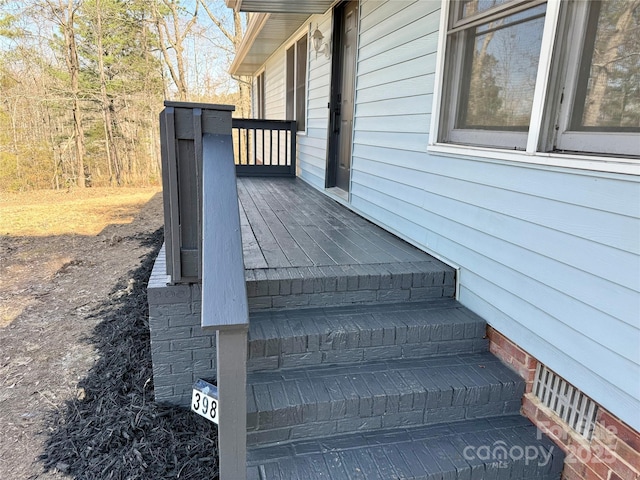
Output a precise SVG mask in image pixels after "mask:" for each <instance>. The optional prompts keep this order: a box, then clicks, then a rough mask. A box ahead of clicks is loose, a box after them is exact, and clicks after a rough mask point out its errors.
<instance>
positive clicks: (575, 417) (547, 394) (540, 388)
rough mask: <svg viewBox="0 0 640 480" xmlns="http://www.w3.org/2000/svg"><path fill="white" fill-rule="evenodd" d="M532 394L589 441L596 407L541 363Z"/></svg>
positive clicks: (591, 401)
mask: <svg viewBox="0 0 640 480" xmlns="http://www.w3.org/2000/svg"><path fill="white" fill-rule="evenodd" d="M533 393H534V395H535V396H536V397H538V398H539V399H540V401H541V402H542V403H543V404H544V405H545V406H547V407H549V408H550V409H551V410H553V411H554V412H555V413H556V414H557V415H558V416H559V417H560V418H561V419H562V420H564V421H565V422H566V423H567V424H568V425H569V426H570V427H571V428H572V429H573V430H575V431H576V432H577V433H579V434H580V435H582V436H583V437H584V438H586V439H587V440H591V435H592V434H593V428H594V426H595V423H596V414H597V413H598V405H597V404H596V403H595V402H594V401H593V400H591V399H590V398H589V397H587V396H586V395H585V394H584V393H582V392H581V391H580V390H578V389H577V388H576V387H574V386H573V385H571V384H570V383H569V382H567V381H566V380H564V379H563V378H562V377H560V376H559V375H557V374H556V373H554V372H552V371H551V370H549V369H548V368H547V367H546V366H544V365H542V364H541V363H539V364H538V368H537V369H536V378H535V381H534V384H533Z"/></svg>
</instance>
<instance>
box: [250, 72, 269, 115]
mask: <svg viewBox="0 0 640 480" xmlns="http://www.w3.org/2000/svg"><path fill="white" fill-rule="evenodd" d="M260 75H262V76H263V77H262V78H263V82H264V83H263V87H264V88H263V90H262V96H263V97H264V99H263V100H264V112H262V113H263V117H261V118H263V119H266V118H267V95H266V93H267V67H266V66H265V65H263V66H262V67H261V68H260V70H258V71H257V72H256V73H255V74H254V75H253V79H254V80H255V82H256V95H254V98H255V101H256V106H257V104H258V102H259V99H258V95H257V92H258V88H257V87H258V77H259V76H260ZM252 86H253V85H252ZM256 110H257V109H256ZM255 117H256V118H260V117H259V115H256V116H255Z"/></svg>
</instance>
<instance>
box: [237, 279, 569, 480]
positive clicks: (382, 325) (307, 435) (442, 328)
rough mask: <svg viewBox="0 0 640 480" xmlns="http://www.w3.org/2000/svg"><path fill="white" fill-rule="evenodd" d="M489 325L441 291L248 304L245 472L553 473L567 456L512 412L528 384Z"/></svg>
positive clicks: (287, 475)
mask: <svg viewBox="0 0 640 480" xmlns="http://www.w3.org/2000/svg"><path fill="white" fill-rule="evenodd" d="M394 278H395V280H394V281H395V282H396V283H397V285H396V286H398V285H399V287H400V290H402V285H403V283H402V282H403V281H404V282H405V285H407V286H408V285H414V283H413V282H414V280H415V282H416V283H415V284H416V285H421V284H423V283H424V282H425V278H428V275H426V276H421V275H418V276H417V278H416V279H414V276H413V274H411V275H409V276H407V277H404V276H403V275H400V276H398V277H394ZM403 279H404V280H403ZM359 281H360V279H359V278H358V282H359ZM355 284H356V283H354V285H355ZM358 285H359V283H358ZM363 285H365V284H364V283H363ZM347 286H348V280H347ZM407 288H409V289H410V288H413V287H407ZM415 288H421V287H415ZM485 330H486V323H485V322H484V320H482V319H481V318H479V317H478V316H477V315H475V314H473V313H472V312H470V311H468V310H467V309H465V308H464V307H462V306H461V305H460V304H459V303H458V302H456V301H455V300H453V299H448V298H442V297H439V298H433V299H428V300H424V299H421V300H417V299H416V300H415V301H414V302H403V303H397V302H396V303H385V302H380V303H375V304H364V305H341V306H331V307H327V308H308V306H307V308H303V309H284V310H283V309H270V310H267V311H259V312H256V311H254V312H252V314H251V320H250V331H249V357H250V358H249V370H250V372H249V374H248V376H247V444H248V446H249V456H248V460H249V463H248V474H249V478H250V479H253V480H256V479H260V480H284V479H304V478H308V479H320V478H327V479H329V478H330V479H367V480H368V479H396V478H397V479H400V478H402V479H411V478H415V479H434V480H435V479H438V480H440V479H476V478H477V479H490V478H496V479H498V478H505V479H506V478H513V479H529V478H538V479H559V478H560V471H561V469H562V462H563V458H564V457H563V454H562V452H561V451H560V450H558V449H557V448H556V449H554V450H551V448H552V444H551V443H550V441H549V440H547V439H546V438H537V437H536V429H535V427H534V426H533V425H532V424H531V423H530V422H529V421H528V420H527V419H526V418H524V417H522V416H520V415H518V412H519V409H520V403H521V398H522V395H523V393H524V386H525V385H524V381H523V380H522V379H521V377H519V376H518V375H517V374H516V373H515V372H513V371H512V370H510V369H509V368H508V367H507V366H505V365H503V364H502V363H501V362H500V361H499V360H498V359H497V358H496V357H495V356H493V355H492V354H491V353H490V352H488V351H487V339H485V338H484V337H485ZM467 447H469V448H468V449H467V450H465V448H467ZM480 447H482V448H483V450H479V451H478V452H480V453H478V455H476V456H475V457H473V455H472V454H473V453H474V452H476V450H477V449H478V448H480ZM504 448H506V449H507V450H506V451H507V453H508V452H511V453H512V455H511V456H509V455H508V454H507V458H505V457H504V456H500V454H501V453H502V452H503V451H504ZM527 448H528V449H529V450H528V451H529V452H530V455H531V454H532V452H533V451H534V449H535V452H536V454H537V455H538V456H540V458H541V459H542V458H543V454H544V455H546V454H548V452H549V451H550V450H551V451H552V453H553V454H554V455H552V461H550V462H549V463H545V464H544V465H538V463H537V459H533V460H532V459H527V458H526V457H525V456H524V452H525V450H526V449H527ZM474 449H476V450H474ZM540 449H542V450H540ZM465 452H467V453H468V454H469V455H467V456H465ZM492 452H497V454H498V457H491V453H492ZM521 453H522V454H521ZM467 457H468V458H467Z"/></svg>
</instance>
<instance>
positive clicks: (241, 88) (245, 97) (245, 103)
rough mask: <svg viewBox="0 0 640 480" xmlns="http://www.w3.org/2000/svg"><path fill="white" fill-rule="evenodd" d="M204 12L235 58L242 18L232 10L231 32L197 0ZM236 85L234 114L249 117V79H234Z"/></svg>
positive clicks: (241, 31) (202, 0) (242, 31)
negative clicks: (229, 46) (236, 98)
mask: <svg viewBox="0 0 640 480" xmlns="http://www.w3.org/2000/svg"><path fill="white" fill-rule="evenodd" d="M198 1H199V2H200V3H201V4H202V7H203V8H204V10H205V12H207V15H208V16H209V19H210V20H211V21H212V22H213V24H214V25H215V26H216V27H217V28H218V30H220V32H221V33H222V35H224V37H225V38H226V39H227V40H228V42H229V44H230V45H231V48H230V49H229V50H230V53H231V55H232V56H235V55H236V53H238V50H239V49H240V44H241V43H242V38H243V37H244V28H243V24H242V16H241V14H240V13H239V12H236V11H235V10H233V30H231V29H230V28H229V27H228V26H227V25H225V22H224V20H223V19H222V18H220V17H219V16H218V15H216V14H215V12H213V10H211V8H210V7H209V5H208V4H207V1H206V0H198ZM236 81H237V83H238V93H239V95H238V97H239V98H238V102H237V105H236V107H238V108H237V109H236V112H237V113H238V114H239V115H240V116H241V117H243V118H247V117H249V115H250V113H251V79H250V78H249V77H242V76H240V77H238V78H236Z"/></svg>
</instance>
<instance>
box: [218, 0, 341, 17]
mask: <svg viewBox="0 0 640 480" xmlns="http://www.w3.org/2000/svg"><path fill="white" fill-rule="evenodd" d="M334 1H335V0H225V3H226V4H227V7H229V8H233V9H234V10H235V11H236V12H259V13H306V14H307V15H312V14H314V13H324V12H326V11H327V10H328V8H329V7H330V6H331V5H332V4H333V3H334Z"/></svg>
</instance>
